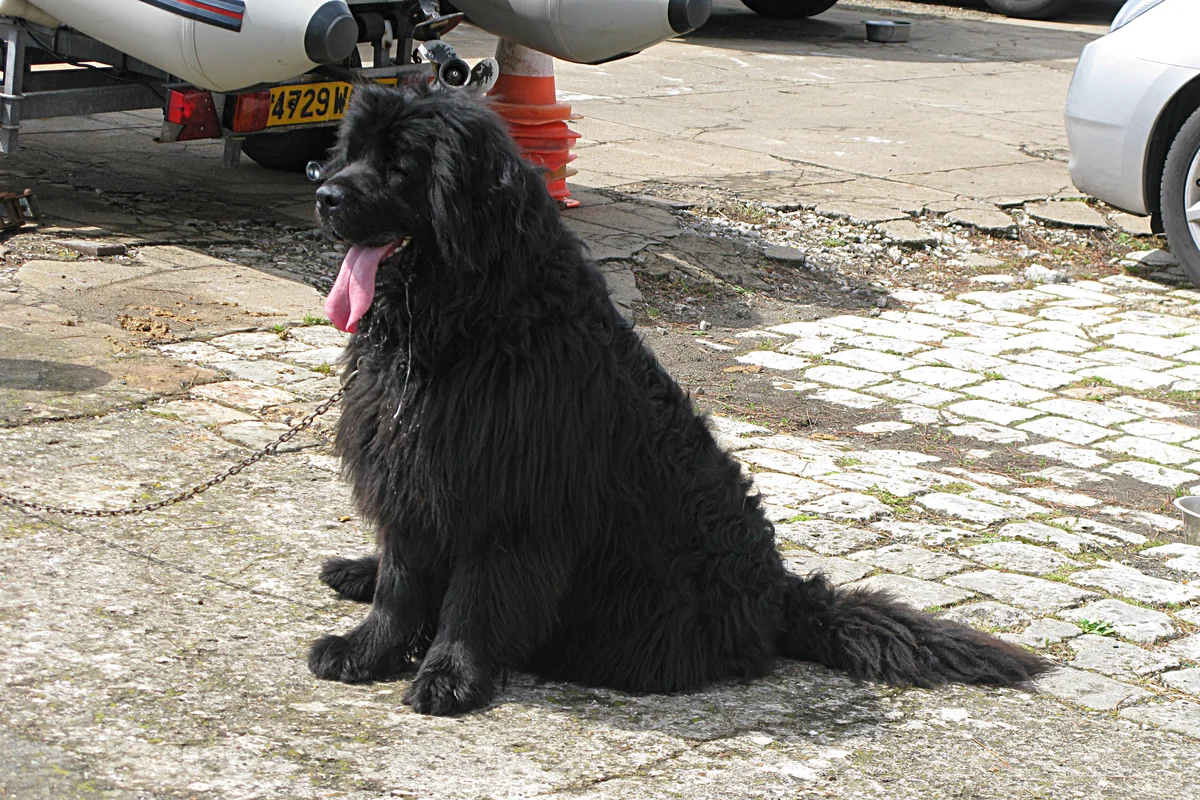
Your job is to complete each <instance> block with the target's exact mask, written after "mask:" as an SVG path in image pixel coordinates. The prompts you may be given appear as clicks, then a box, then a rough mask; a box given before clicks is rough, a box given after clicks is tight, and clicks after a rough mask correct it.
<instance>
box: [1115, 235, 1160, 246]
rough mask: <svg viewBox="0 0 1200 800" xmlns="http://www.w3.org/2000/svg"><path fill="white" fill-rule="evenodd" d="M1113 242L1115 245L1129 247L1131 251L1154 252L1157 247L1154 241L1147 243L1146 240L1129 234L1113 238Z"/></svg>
mask: <svg viewBox="0 0 1200 800" xmlns="http://www.w3.org/2000/svg"><path fill="white" fill-rule="evenodd" d="M1112 240H1113V243H1114V244H1119V245H1121V246H1122V247H1128V248H1129V249H1130V250H1153V249H1154V248H1155V247H1156V243H1155V242H1153V241H1146V240H1145V239H1141V238H1138V237H1137V236H1130V235H1129V234H1128V233H1124V232H1122V233H1118V234H1117V235H1115V236H1113V237H1112Z"/></svg>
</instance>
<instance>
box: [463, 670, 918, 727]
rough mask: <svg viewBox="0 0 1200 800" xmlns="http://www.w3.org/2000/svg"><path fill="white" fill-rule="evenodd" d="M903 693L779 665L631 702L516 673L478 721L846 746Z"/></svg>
mask: <svg viewBox="0 0 1200 800" xmlns="http://www.w3.org/2000/svg"><path fill="white" fill-rule="evenodd" d="M897 692H898V690H896V689H893V688H891V687H887V686H877V685H874V684H870V683H863V682H859V681H855V680H853V679H852V678H849V677H847V676H846V675H843V674H841V673H838V672H835V671H833V670H829V669H826V668H824V667H821V666H818V665H814V664H806V663H801V662H796V661H780V662H779V664H778V665H777V666H776V668H775V670H774V671H773V672H772V673H771V674H770V675H768V676H767V677H764V678H759V679H755V680H752V681H743V682H724V683H716V684H712V685H710V686H707V687H705V688H704V689H703V690H701V691H698V692H691V693H687V694H669V695H666V694H626V693H624V692H619V691H615V690H612V689H606V688H596V687H585V686H580V685H577V684H571V683H559V682H551V681H544V680H541V679H539V678H538V677H536V676H534V675H529V674H526V673H512V674H510V675H509V676H508V680H507V685H505V686H503V687H501V689H500V691H498V692H497V696H496V699H495V700H494V701H493V703H492V704H491V705H490V706H488V708H487V709H483V710H481V711H479V712H476V713H479V714H487V713H489V712H490V711H494V710H495V709H497V708H498V707H501V706H504V705H508V704H516V705H520V706H524V707H528V708H534V709H538V710H541V711H544V712H548V713H551V714H556V715H568V716H572V717H576V718H577V719H579V720H580V721H581V722H586V723H587V724H588V725H589V726H598V727H611V728H617V729H621V730H626V731H631V732H636V733H646V732H655V733H659V734H663V735H666V736H670V737H672V738H677V739H681V740H683V741H687V742H708V741H716V740H720V739H725V738H729V737H731V736H735V735H738V734H742V733H749V732H754V733H758V734H763V735H767V736H770V737H771V738H772V739H773V740H775V741H778V742H781V743H789V742H793V743H795V742H812V741H814V740H820V741H822V742H823V743H826V742H827V741H828V740H830V739H833V740H837V739H842V738H844V737H846V736H850V735H853V734H854V733H856V732H861V730H862V729H863V726H867V727H871V728H874V727H877V726H879V725H881V724H884V723H885V722H887V721H888V719H889V718H888V716H887V714H888V713H889V712H890V711H891V710H892V709H891V708H890V707H889V701H888V698H889V697H890V696H891V695H894V694H896V693H897Z"/></svg>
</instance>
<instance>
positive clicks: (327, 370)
mask: <svg viewBox="0 0 1200 800" xmlns="http://www.w3.org/2000/svg"><path fill="white" fill-rule="evenodd" d="M313 372H319V373H321V374H322V375H330V374H332V373H333V367H331V366H329V364H327V363H322V364H321V365H320V366H317V367H313Z"/></svg>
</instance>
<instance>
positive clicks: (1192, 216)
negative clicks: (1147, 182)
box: [1162, 111, 1200, 286]
mask: <svg viewBox="0 0 1200 800" xmlns="http://www.w3.org/2000/svg"><path fill="white" fill-rule="evenodd" d="M1162 220H1163V228H1164V229H1165V230H1166V233H1167V241H1168V242H1170V244H1171V252H1172V253H1174V254H1175V257H1176V258H1178V259H1179V263H1180V264H1182V265H1183V268H1184V269H1186V270H1187V274H1188V277H1189V278H1191V281H1192V283H1193V284H1194V285H1196V286H1200V111H1196V112H1195V113H1194V114H1192V115H1191V116H1190V117H1188V119H1187V122H1185V123H1183V127H1182V128H1180V129H1179V133H1177V134H1175V140H1174V141H1173V142H1171V149H1170V150H1168V151H1167V163H1166V166H1164V167H1163V175H1162Z"/></svg>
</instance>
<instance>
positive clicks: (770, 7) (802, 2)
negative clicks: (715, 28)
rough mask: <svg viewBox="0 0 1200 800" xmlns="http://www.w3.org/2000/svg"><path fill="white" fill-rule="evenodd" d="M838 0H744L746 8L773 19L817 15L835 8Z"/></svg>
mask: <svg viewBox="0 0 1200 800" xmlns="http://www.w3.org/2000/svg"><path fill="white" fill-rule="evenodd" d="M836 2H837V0H742V3H743V4H744V5H745V6H746V8H748V9H750V10H751V11H753V12H754V13H755V14H761V15H762V16H764V17H770V18H771V19H797V18H799V17H815V16H816V15H817V14H820V13H821V12H822V11H828V10H829V9H831V8H833V4H834V3H836Z"/></svg>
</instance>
